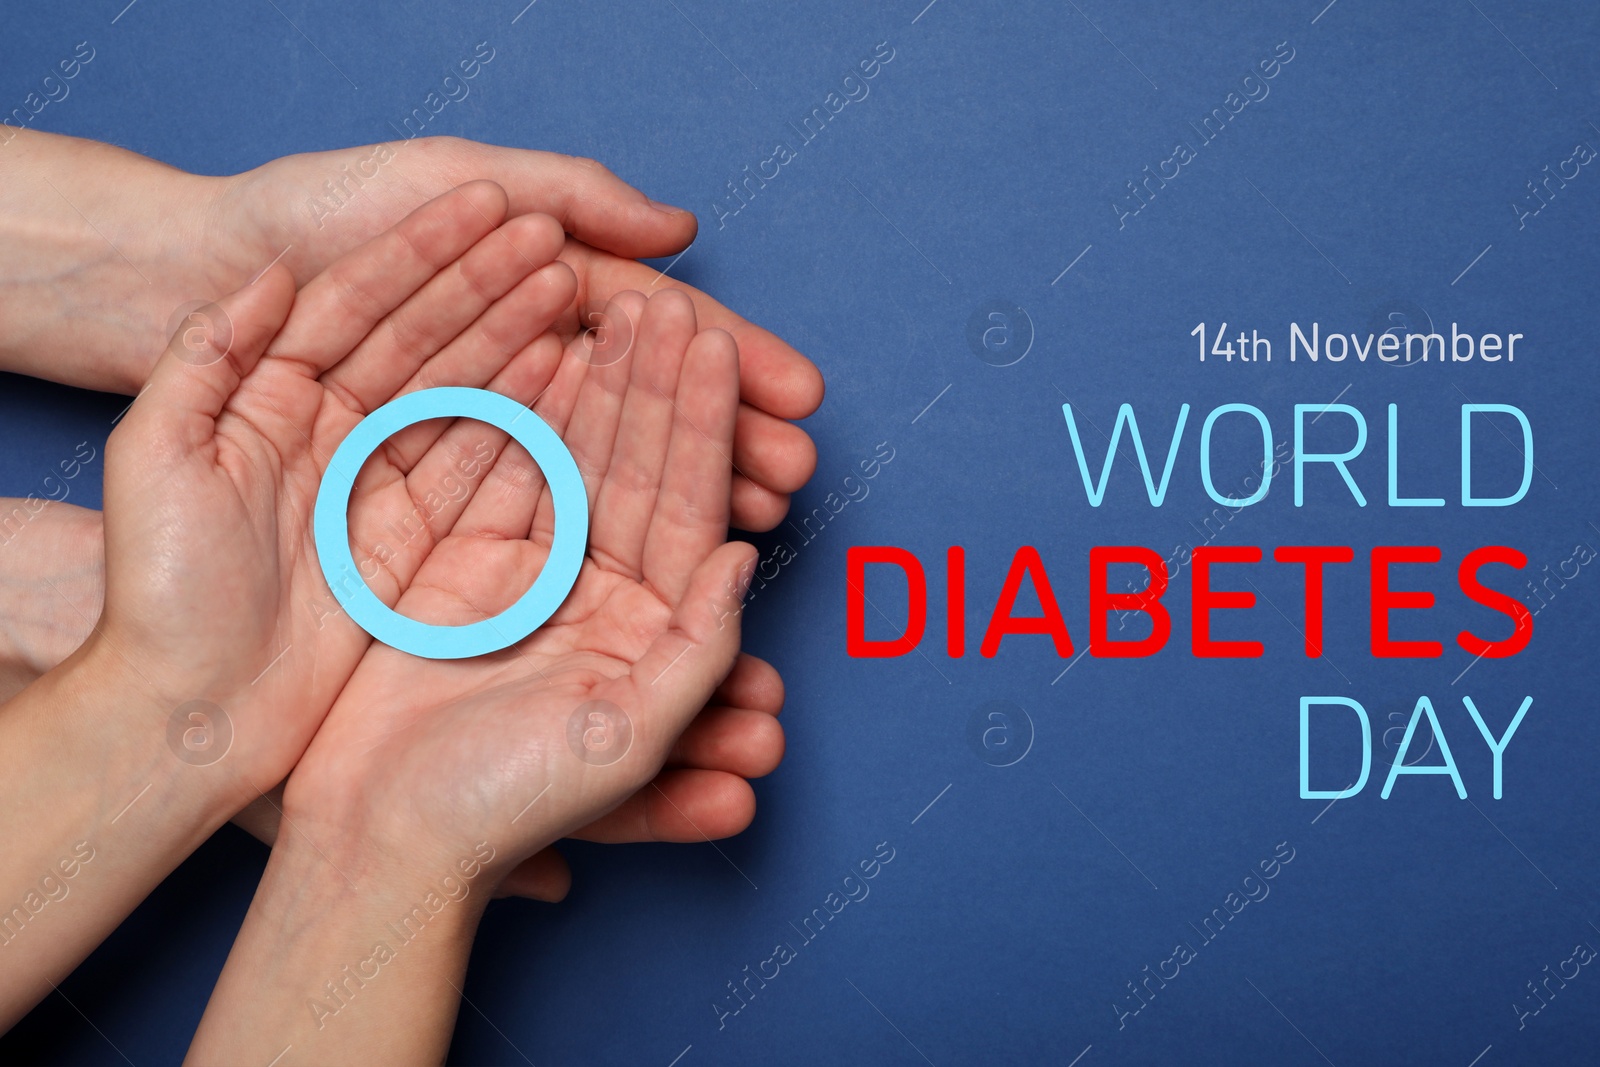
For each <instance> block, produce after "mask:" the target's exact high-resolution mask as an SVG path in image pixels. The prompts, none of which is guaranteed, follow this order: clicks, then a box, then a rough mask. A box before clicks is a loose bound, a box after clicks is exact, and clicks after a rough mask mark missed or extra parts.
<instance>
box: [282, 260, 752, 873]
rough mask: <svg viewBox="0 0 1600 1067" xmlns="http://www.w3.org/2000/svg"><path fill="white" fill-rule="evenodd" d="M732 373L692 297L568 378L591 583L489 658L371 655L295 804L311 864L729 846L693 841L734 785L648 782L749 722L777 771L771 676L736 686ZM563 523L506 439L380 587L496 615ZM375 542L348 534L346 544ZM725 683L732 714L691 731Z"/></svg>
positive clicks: (508, 869) (504, 862)
mask: <svg viewBox="0 0 1600 1067" xmlns="http://www.w3.org/2000/svg"><path fill="white" fill-rule="evenodd" d="M738 380H739V358H738V353H737V351H736V349H735V344H734V342H733V339H732V338H731V337H730V336H729V335H728V334H727V333H725V332H723V331H721V330H717V329H710V330H704V331H699V330H697V322H696V317H695V312H694V306H693V304H692V303H691V301H690V300H689V299H688V298H686V297H685V296H684V295H683V294H681V293H676V292H672V291H667V292H662V293H658V294H656V295H655V296H653V297H651V298H650V299H649V301H648V303H647V304H646V306H645V307H644V308H643V311H642V313H641V314H640V316H639V325H638V332H637V337H636V339H635V343H634V345H633V347H632V350H631V352H630V353H629V355H628V356H627V357H626V358H624V359H620V360H618V361H616V362H611V363H607V364H604V365H601V364H600V363H599V362H594V363H586V362H584V361H582V360H568V361H565V362H563V364H562V365H561V367H560V369H559V370H558V371H557V372H556V375H555V378H554V380H553V381H552V383H551V385H550V386H549V387H548V388H547V389H546V390H545V391H544V393H543V395H542V396H541V398H540V400H539V402H538V403H537V404H536V405H535V407H534V410H535V411H536V412H537V413H539V414H540V415H541V416H542V417H543V418H544V419H545V420H546V421H547V422H548V423H549V424H550V425H551V426H552V427H553V428H554V429H555V430H556V431H557V432H558V433H559V434H561V436H562V437H563V440H564V441H565V442H566V444H567V446H568V448H569V449H570V450H571V451H572V453H573V456H574V458H575V459H576V461H577V464H578V468H579V470H580V471H581V472H582V473H583V476H584V481H585V486H586V489H587V492H588V496H589V500H590V507H591V513H592V521H591V525H590V539H589V545H588V550H587V556H586V559H585V561H584V564H583V567H582V570H581V572H580V574H579V577H578V580H577V583H576V585H575V586H574V587H573V590H572V593H571V594H570V595H569V597H568V598H567V600H566V601H565V602H564V604H563V605H562V607H561V608H560V609H559V610H558V611H557V612H556V614H555V615H554V616H552V617H551V619H550V620H549V621H548V622H547V623H546V624H545V625H544V626H542V627H541V628H539V629H538V630H536V631H535V632H534V633H533V634H532V635H530V636H529V637H527V638H525V639H523V640H522V641H520V642H518V643H517V644H515V645H513V646H511V647H509V648H507V649H504V650H502V651H500V652H497V653H493V654H490V655H486V656H480V657H476V658H474V659H468V660H455V661H437V660H426V659H419V658H416V657H413V656H410V655H407V654H405V653H402V652H398V651H396V650H394V649H392V648H388V647H387V646H383V645H379V644H374V645H373V646H372V647H371V648H370V649H369V650H368V651H367V653H366V655H365V656H364V657H363V659H362V661H361V664H360V666H359V667H357V669H356V671H355V673H354V674H353V675H352V677H351V679H350V681H349V683H348V684H347V685H346V686H345V687H344V690H343V692H342V693H341V694H340V696H339V699H338V701H337V702H336V704H335V706H334V707H333V709H332V710H331V711H330V713H329V714H328V717H327V719H326V720H325V721H324V722H323V724H322V727H321V728H320V729H319V731H318V732H317V735H316V737H315V738H314V739H313V741H312V744H311V746H310V747H309V748H308V749H307V751H306V753H305V755H304V756H303V757H302V759H301V760H300V762H299V764H298V765H297V767H296V768H295V771H294V773H293V774H292V775H291V776H290V779H289V782H288V785H287V787H286V789H285V792H284V816H285V819H286V820H288V821H289V822H291V823H292V824H293V825H294V827H295V828H296V829H297V831H299V832H300V833H302V834H304V835H305V836H306V837H307V838H308V839H310V840H312V841H315V842H317V845H318V851H319V852H324V853H326V854H327V856H328V857H329V858H330V861H332V862H335V863H338V862H341V861H340V860H339V859H337V858H336V857H347V858H350V861H351V862H352V863H358V864H364V863H366V862H368V861H370V860H371V857H373V856H381V857H382V861H381V862H386V863H392V862H394V861H395V860H396V859H397V858H398V859H400V860H402V861H403V862H405V863H407V864H410V865H413V866H415V865H417V864H421V865H424V866H426V865H429V864H436V865H439V867H440V870H441V871H448V869H449V868H450V866H451V865H452V864H453V863H454V862H455V860H456V858H457V857H458V855H462V854H466V853H471V852H472V851H473V849H474V848H475V847H476V846H477V844H478V843H479V842H488V843H489V845H490V846H491V847H492V848H493V850H494V852H495V859H494V860H493V861H492V863H491V865H490V867H491V874H492V877H493V878H494V879H495V880H496V881H499V880H500V879H502V878H505V877H507V876H508V875H512V873H513V872H514V871H516V870H517V869H518V866H519V864H521V863H522V862H523V861H524V860H526V859H528V858H529V857H531V856H534V855H535V854H536V853H539V851H540V850H541V849H544V848H545V846H547V845H549V844H550V843H551V842H552V841H554V840H556V839H557V838H559V837H560V836H562V835H564V834H568V833H572V832H574V831H579V832H582V833H585V834H587V835H588V836H591V837H594V838H597V839H602V840H605V839H626V838H634V837H638V836H674V837H677V836H687V834H686V833H684V832H683V831H685V830H688V831H692V832H695V833H696V835H697V836H696V839H698V838H699V837H700V836H709V832H710V831H711V830H713V829H714V830H716V831H718V832H722V831H724V830H725V829H726V827H723V826H716V827H711V828H705V827H697V825H696V823H695V820H694V818H693V816H694V814H695V813H696V810H703V808H704V807H705V805H702V804H700V803H699V801H698V800H696V799H693V798H694V795H695V794H697V793H698V794H700V795H701V797H702V798H704V797H706V796H708V795H711V794H714V793H715V792H717V791H719V790H729V791H735V792H742V793H743V794H744V799H743V800H742V802H741V803H735V804H731V805H729V804H726V803H725V802H724V803H715V802H714V803H712V804H711V805H710V807H712V808H715V809H716V810H718V811H719V812H720V813H721V814H722V815H723V816H728V815H731V818H732V821H735V822H739V823H741V824H742V823H743V822H745V821H748V818H749V812H750V804H751V801H750V800H749V798H748V788H749V787H748V786H747V785H746V784H745V783H744V782H743V780H742V778H740V777H739V772H738V771H734V772H727V771H703V770H702V771H690V772H682V771H680V772H677V777H673V776H672V775H673V772H668V777H665V778H663V779H660V780H658V779H657V775H658V774H659V773H660V772H661V770H662V767H663V765H664V764H665V763H666V762H667V761H668V760H669V759H671V758H673V757H674V756H677V757H678V758H679V759H680V760H683V761H685V762H689V761H694V760H701V761H707V760H717V759H719V758H720V759H721V760H723V761H727V759H728V756H729V753H727V752H724V753H723V754H722V756H721V757H717V756H716V755H715V754H714V753H715V750H716V749H718V748H719V747H721V746H726V745H728V743H729V739H730V738H735V739H738V738H740V735H743V734H745V733H746V732H748V731H750V730H751V724H752V723H755V722H757V721H758V720H754V719H751V718H750V716H761V717H762V724H761V725H760V726H758V727H757V729H758V730H759V731H760V732H761V733H763V734H765V735H766V740H764V741H758V742H757V743H755V744H748V743H747V741H746V740H735V742H734V747H736V748H738V749H740V751H739V752H738V753H737V754H735V759H734V762H738V761H739V760H741V759H751V760H753V762H752V763H751V764H750V765H747V766H744V767H741V768H740V770H742V771H743V772H745V773H757V772H760V771H763V770H767V769H770V763H772V762H775V760H776V758H777V756H778V755H781V733H780V732H779V731H778V728H777V723H776V721H775V719H774V718H773V717H772V715H771V714H769V713H768V710H767V709H773V710H775V707H776V701H777V700H779V699H781V692H778V691H776V690H777V686H776V679H775V677H773V676H772V675H770V674H769V673H767V672H768V671H770V668H766V669H763V665H760V664H759V661H747V663H746V665H745V666H744V667H743V669H742V671H739V670H734V668H735V664H736V662H737V660H738V646H739V629H740V628H739V622H740V604H741V602H742V595H743V592H744V589H745V587H746V586H747V583H748V580H749V576H750V574H751V567H752V565H753V562H754V560H753V557H754V551H753V549H752V548H751V547H750V546H748V545H745V544H742V543H726V542H725V538H726V535H727V528H728V520H729V503H728V501H729V491H730V485H731V481H732V475H733V467H732V462H731V459H730V455H731V449H732V442H733V436H734V428H735V424H736V421H737V419H738V404H739V400H738V397H739V385H738ZM479 432H481V431H479ZM560 521H561V518H560V516H558V515H556V514H555V513H554V510H553V501H552V498H551V496H550V494H549V492H548V490H547V489H546V488H545V487H544V483H543V478H542V476H541V474H540V473H539V470H538V466H537V464H536V463H534V462H533V461H532V459H531V458H530V457H529V456H528V454H527V453H526V451H524V450H523V449H522V448H521V446H519V445H516V444H514V443H505V444H504V445H503V447H501V448H500V449H499V451H498V454H497V457H496V459H495V462H494V466H493V469H492V470H491V471H490V472H489V473H488V474H487V476H486V477H485V478H484V480H483V482H482V484H481V485H479V486H478V487H477V489H476V492H475V493H474V494H473V496H472V498H471V499H470V500H469V501H466V502H464V503H463V504H462V505H461V506H459V507H456V508H453V509H450V510H449V513H448V514H444V515H441V516H440V517H439V522H438V525H439V529H440V535H439V536H438V537H437V539H436V540H435V542H434V543H433V544H432V545H431V547H430V550H429V551H428V553H427V554H426V555H425V556H424V557H422V558H421V559H420V560H415V559H404V560H399V561H398V562H397V564H396V565H395V566H392V567H386V568H385V569H384V571H383V573H382V574H380V575H378V576H377V577H376V578H375V579H374V580H373V581H372V582H371V584H372V586H373V588H374V589H375V590H380V591H381V590H384V589H391V588H395V589H403V590H404V592H403V594H402V595H401V596H400V598H399V600H398V605H397V610H399V611H401V612H403V613H404V614H407V615H408V616H410V617H412V618H416V619H419V620H421V621H424V622H429V623H433V624H440V625H460V624H465V623H469V622H475V621H478V620H480V619H483V618H488V617H492V616H494V615H497V614H499V613H500V612H501V611H503V610H504V609H505V608H507V607H508V606H509V605H510V604H511V602H512V601H514V600H515V599H516V598H517V597H519V596H520V595H521V594H522V593H523V592H524V591H525V590H526V589H527V588H528V587H529V586H530V585H531V584H532V582H533V581H534V580H535V579H536V577H537V575H538V573H539V571H540V568H541V567H542V565H543V563H544V561H545V559H546V556H547V554H548V551H549V547H550V544H551V538H552V535H553V531H554V526H555V524H556V523H557V522H560ZM370 547H371V546H370V545H366V544H364V543H363V541H362V538H361V535H360V534H359V533H357V532H356V530H355V528H354V525H353V527H352V552H353V553H355V554H357V555H358V556H359V555H360V554H361V553H362V552H364V551H369V550H370ZM719 686H720V687H721V693H722V695H723V696H724V698H725V699H726V701H727V705H726V706H725V708H724V710H718V711H715V712H709V713H706V714H704V715H702V716H701V721H702V722H703V723H704V724H705V725H703V726H701V727H699V729H698V730H693V731H691V730H689V729H688V728H689V726H690V724H691V722H692V721H694V720H696V717H697V713H700V712H701V710H702V709H703V708H705V707H706V705H707V702H708V700H710V699H711V698H712V696H713V694H714V693H717V692H718V690H719ZM733 709H740V710H733ZM757 764H759V765H757ZM696 780H698V781H696ZM675 793H676V794H678V795H680V796H685V797H689V798H691V799H690V804H689V807H688V808H686V807H685V806H684V805H683V804H682V803H679V802H678V801H677V800H675V799H674V794H675ZM658 798H659V799H658ZM663 801H664V803H663ZM690 809H695V810H690ZM668 811H670V812H671V814H668ZM653 823H656V824H660V825H657V826H654V827H652V824H653ZM641 831H643V832H641ZM700 831H706V832H705V833H704V834H701V833H700ZM480 856H481V853H480ZM373 862H378V861H373ZM553 862H554V861H553V859H552V857H550V856H549V854H545V855H544V858H543V863H542V865H541V864H540V863H537V862H536V863H535V865H534V866H532V867H527V868H523V870H522V871H521V873H520V875H519V877H522V878H525V879H527V880H529V881H531V882H537V881H538V880H539V879H540V878H542V877H548V876H549V875H550V873H551V864H552V863H553ZM506 888H507V889H512V888H515V886H512V885H508V886H506ZM519 891H520V890H519Z"/></svg>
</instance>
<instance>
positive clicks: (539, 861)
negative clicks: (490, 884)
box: [494, 846, 572, 904]
mask: <svg viewBox="0 0 1600 1067" xmlns="http://www.w3.org/2000/svg"><path fill="white" fill-rule="evenodd" d="M571 888H572V868H571V867H569V866H567V861H566V857H564V856H562V855H561V853H559V852H557V851H556V850H555V848H554V847H553V846H552V847H550V848H546V849H541V850H540V851H538V852H535V853H534V854H533V855H532V856H529V857H528V858H527V859H525V860H523V861H522V862H521V863H519V864H517V865H516V866H515V867H513V868H511V873H510V874H508V875H506V876H505V877H504V878H502V879H501V880H500V884H499V886H497V887H496V888H495V893H494V895H495V896H497V897H524V898H526V899H528V900H542V901H544V902H545V903H547V904H559V903H560V902H561V901H562V900H564V899H566V896H567V891H568V890H570V889H571Z"/></svg>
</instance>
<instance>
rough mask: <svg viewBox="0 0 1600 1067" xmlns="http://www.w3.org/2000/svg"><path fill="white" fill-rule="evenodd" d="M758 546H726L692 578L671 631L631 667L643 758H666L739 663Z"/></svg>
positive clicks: (709, 559) (634, 705)
mask: <svg viewBox="0 0 1600 1067" xmlns="http://www.w3.org/2000/svg"><path fill="white" fill-rule="evenodd" d="M756 556H757V553H756V550H755V547H754V546H753V545H748V544H745V543H744V542H742V541H733V542H729V543H727V544H724V545H721V546H719V547H718V548H717V550H716V551H715V552H713V553H711V555H710V556H709V557H707V558H706V560H705V561H704V562H703V563H701V564H700V566H698V567H696V568H695V570H694V573H693V574H691V575H690V576H689V585H688V588H687V589H686V590H685V591H684V594H683V597H682V599H680V600H679V601H678V606H677V607H676V609H674V611H673V613H672V618H671V620H670V621H669V622H668V624H667V629H666V632H664V633H663V634H661V636H660V637H657V638H656V639H655V641H653V642H652V643H651V645H650V647H649V648H648V649H646V650H645V653H644V655H643V656H641V657H640V658H639V661H638V662H637V663H635V664H634V666H633V672H632V674H631V676H630V678H629V682H630V683H631V687H632V697H633V700H632V705H633V707H635V708H637V709H639V712H640V715H639V719H640V721H639V722H637V723H636V724H635V730H636V731H637V732H638V734H639V735H640V740H641V741H642V742H643V743H644V745H645V751H660V752H661V753H662V754H663V755H665V753H666V752H667V751H668V749H669V748H670V747H671V745H672V743H673V741H675V740H676V739H677V737H678V735H679V734H681V733H682V732H683V730H684V728H685V727H686V726H688V725H689V722H690V721H691V720H692V719H693V718H694V717H695V715H696V714H697V713H698V712H699V711H700V709H701V708H703V707H705V704H706V701H707V700H709V699H710V698H711V694H712V693H713V692H715V690H716V688H717V686H718V685H720V684H721V683H722V680H723V679H724V678H726V677H727V676H728V672H729V671H731V670H732V669H733V664H734V661H735V660H736V659H738V656H739V632H740V620H741V617H742V616H743V613H744V594H745V590H746V589H748V588H749V586H750V579H751V577H752V576H753V575H754V573H755V563H756Z"/></svg>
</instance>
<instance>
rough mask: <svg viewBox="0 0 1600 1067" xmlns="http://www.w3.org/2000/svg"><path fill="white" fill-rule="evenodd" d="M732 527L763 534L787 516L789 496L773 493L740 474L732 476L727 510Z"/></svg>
mask: <svg viewBox="0 0 1600 1067" xmlns="http://www.w3.org/2000/svg"><path fill="white" fill-rule="evenodd" d="M728 512H729V516H730V518H731V519H732V521H733V525H734V527H736V528H737V529H740V530H749V531H750V532H751V533H765V532H766V531H768V530H771V529H773V528H774V527H776V526H777V525H778V523H780V522H782V521H783V517H784V516H785V515H787V514H789V494H788V493H774V492H773V491H772V490H771V489H768V488H766V487H765V486H760V485H757V484H756V483H755V482H752V481H751V480H750V479H749V478H746V477H744V476H743V475H740V474H735V475H734V476H733V498H732V500H731V502H730V504H729V508H728Z"/></svg>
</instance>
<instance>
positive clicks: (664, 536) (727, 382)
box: [642, 330, 739, 604]
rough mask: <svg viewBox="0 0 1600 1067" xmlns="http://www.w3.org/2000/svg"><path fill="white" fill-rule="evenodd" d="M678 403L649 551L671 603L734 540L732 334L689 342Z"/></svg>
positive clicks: (658, 586)
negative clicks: (730, 507) (697, 570)
mask: <svg viewBox="0 0 1600 1067" xmlns="http://www.w3.org/2000/svg"><path fill="white" fill-rule="evenodd" d="M672 408H673V424H672V440H671V443H670V444H669V445H668V447H667V455H666V467H665V469H664V471H663V474H662V479H661V489H660V491H659V492H658V493H657V494H656V506H655V511H654V513H653V514H652V515H651V518H650V529H649V532H648V534H647V535H646V537H645V544H644V555H643V557H642V570H643V573H644V577H645V581H646V582H647V583H648V584H649V585H650V586H651V587H652V588H653V589H655V590H656V592H658V593H659V594H661V596H662V598H663V599H664V600H666V601H667V603H669V604H673V603H676V602H677V601H678V599H679V598H680V597H681V596H682V595H683V590H684V587H685V586H686V585H687V584H688V581H689V576H690V574H692V573H693V571H694V568H695V567H696V566H698V565H699V563H700V561H701V560H703V559H705V558H706V557H707V556H708V555H710V554H711V550H712V549H714V548H716V547H717V545H719V544H721V543H722V542H723V541H725V540H727V538H728V495H729V492H730V488H731V485H732V482H733V461H732V458H731V455H730V454H731V453H732V451H733V429H734V423H735V421H736V420H737V416H738V411H739V352H738V350H737V349H736V348H735V347H734V344H733V338H732V337H730V336H729V335H728V334H727V333H726V332H724V331H722V330H702V331H701V332H700V333H699V334H698V335H696V336H695V338H694V340H693V341H691V342H690V343H689V349H688V351H687V352H686V353H685V354H684V359H683V370H682V373H681V374H680V375H679V377H678V392H677V397H676V399H675V400H674V401H673V404H672Z"/></svg>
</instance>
